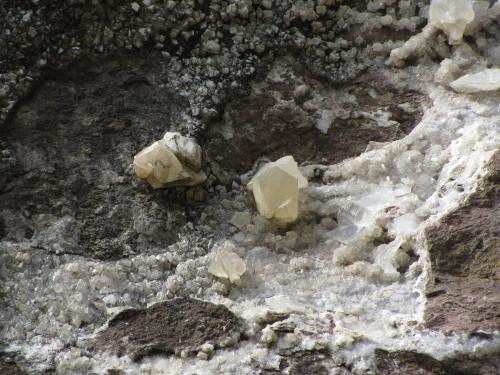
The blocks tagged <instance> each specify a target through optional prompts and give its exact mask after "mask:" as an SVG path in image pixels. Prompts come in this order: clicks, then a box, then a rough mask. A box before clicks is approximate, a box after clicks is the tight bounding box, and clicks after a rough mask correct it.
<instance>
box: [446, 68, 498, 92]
mask: <svg viewBox="0 0 500 375" xmlns="http://www.w3.org/2000/svg"><path fill="white" fill-rule="evenodd" d="M450 86H451V87H452V88H453V90H455V91H457V92H463V93H474V92H479V91H494V90H499V89H500V69H499V68H495V69H485V70H483V71H481V72H479V73H474V74H466V75H464V76H463V77H460V78H459V79H457V80H456V81H453V82H452V83H451V84H450Z"/></svg>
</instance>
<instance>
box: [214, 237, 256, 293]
mask: <svg viewBox="0 0 500 375" xmlns="http://www.w3.org/2000/svg"><path fill="white" fill-rule="evenodd" d="M235 250H236V246H235V245H234V244H233V243H232V242H231V241H224V243H222V245H221V246H220V247H219V248H218V249H217V252H216V254H215V257H214V258H213V259H212V262H211V263H210V266H209V267H208V272H209V273H211V274H212V275H214V276H217V277H220V278H223V279H229V281H230V282H232V283H233V284H239V282H240V279H241V276H243V274H244V273H245V271H246V270H247V267H246V264H245V262H244V261H243V259H241V258H240V256H239V255H238V254H236V252H235Z"/></svg>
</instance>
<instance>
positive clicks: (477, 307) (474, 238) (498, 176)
mask: <svg viewBox="0 0 500 375" xmlns="http://www.w3.org/2000/svg"><path fill="white" fill-rule="evenodd" d="M499 182H500V153H498V152H497V153H496V154H495V156H494V157H493V159H492V160H491V162H490V165H489V174H488V175H487V176H486V177H485V179H484V180H483V181H482V182H481V183H480V186H479V188H478V189H477V191H476V192H474V193H473V194H472V195H471V196H470V197H469V198H468V199H467V201H466V202H465V203H464V204H463V205H462V206H461V207H459V208H457V209H456V210H454V211H453V212H451V213H450V214H448V215H447V216H445V217H444V218H443V219H442V220H441V221H440V222H439V223H437V224H436V225H433V226H430V227H428V228H427V229H426V236H427V241H428V244H429V256H430V261H431V277H430V278H429V282H428V285H427V305H426V308H425V325H426V326H427V327H429V328H434V329H440V330H445V331H458V332H473V331H477V330H498V329H500V314H499V311H500V300H499V290H500V268H499V267H498V265H499V264H500V253H499V251H498V249H500V237H499V235H498V228H500V215H499V209H500V184H499Z"/></svg>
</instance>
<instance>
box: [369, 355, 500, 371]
mask: <svg viewBox="0 0 500 375" xmlns="http://www.w3.org/2000/svg"><path fill="white" fill-rule="evenodd" d="M498 354H500V353H491V354H486V355H483V356H480V355H477V356H472V355H467V354H456V355H455V356H453V357H448V358H445V359H443V360H441V361H438V360H437V359H435V358H433V357H432V356H430V355H428V354H424V353H418V352H413V351H407V350H400V351H394V352H389V351H386V350H382V349H376V350H375V363H376V368H377V374H380V375H399V374H404V375H496V374H498V371H499V370H500V360H499V358H500V357H499V356H498Z"/></svg>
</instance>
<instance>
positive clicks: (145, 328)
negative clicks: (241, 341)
mask: <svg viewBox="0 0 500 375" xmlns="http://www.w3.org/2000/svg"><path fill="white" fill-rule="evenodd" d="M240 331H241V327H240V323H239V321H238V319H237V318H236V317H235V316H234V315H233V314H232V313H231V312H230V311H229V310H228V309H227V308H225V307H223V306H221V305H214V304H212V303H208V302H203V301H200V300H196V299H191V298H176V299H173V300H169V301H165V302H160V303H158V304H155V305H153V306H151V307H148V308H146V309H131V310H125V311H122V312H120V313H119V314H118V315H117V316H116V317H114V318H113V319H112V320H111V321H110V322H109V326H108V328H107V329H106V330H105V331H103V332H102V333H101V334H100V336H99V338H98V340H97V343H96V347H97V348H98V349H101V350H108V351H111V352H113V353H116V354H118V355H124V354H128V355H130V356H131V357H132V358H133V359H134V360H140V359H141V358H142V357H144V356H148V355H153V354H159V353H166V354H173V353H176V354H180V353H181V351H186V352H187V353H196V351H197V350H199V347H200V346H201V345H202V344H204V343H206V342H210V343H212V345H214V346H216V347H220V346H225V345H227V343H228V342H229V343H231V340H237V339H238V338H239V334H240ZM228 340H229V341H228ZM233 343H234V341H233Z"/></svg>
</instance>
